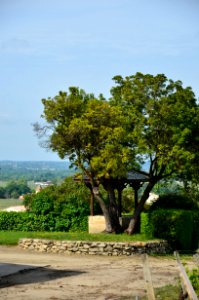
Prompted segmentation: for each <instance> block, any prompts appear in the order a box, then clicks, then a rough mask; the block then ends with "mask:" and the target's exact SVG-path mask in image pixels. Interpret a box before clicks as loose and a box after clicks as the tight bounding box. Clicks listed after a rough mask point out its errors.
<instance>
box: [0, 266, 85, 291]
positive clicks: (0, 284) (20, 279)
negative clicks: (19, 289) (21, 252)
mask: <svg viewBox="0 0 199 300" xmlns="http://www.w3.org/2000/svg"><path fill="white" fill-rule="evenodd" d="M2 267H3V268H4V269H6V268H9V270H10V272H9V273H8V274H7V275H6V274H5V275H2V276H1V268H2ZM12 270H13V271H12ZM5 273H6V272H5ZM84 273H86V272H84V271H78V270H70V269H69V270H68V269H67V270H65V269H61V270H60V269H52V268H50V266H42V267H41V266H34V265H18V264H8V263H1V264H0V289H1V288H6V287H10V286H16V285H22V284H23V285H24V284H30V283H41V282H45V281H50V280H55V279H59V278H64V277H70V276H77V275H81V274H84Z"/></svg>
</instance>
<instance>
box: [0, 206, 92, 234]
mask: <svg viewBox="0 0 199 300" xmlns="http://www.w3.org/2000/svg"><path fill="white" fill-rule="evenodd" d="M0 230H8V231H74V232H75V231H87V230H88V217H85V216H70V217H68V218H64V217H63V216H55V215H53V214H48V215H36V214H34V213H29V212H6V211H1V212H0Z"/></svg>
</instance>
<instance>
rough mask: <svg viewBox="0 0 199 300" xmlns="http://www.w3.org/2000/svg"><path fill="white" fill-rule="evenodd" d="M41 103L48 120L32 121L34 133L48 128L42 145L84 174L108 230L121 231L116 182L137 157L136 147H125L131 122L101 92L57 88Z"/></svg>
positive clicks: (39, 132) (127, 143)
mask: <svg viewBox="0 0 199 300" xmlns="http://www.w3.org/2000/svg"><path fill="white" fill-rule="evenodd" d="M42 102H43V105H44V114H43V118H44V119H45V120H46V121H47V125H46V124H44V126H41V125H39V124H35V130H36V132H37V134H38V135H39V136H43V134H46V133H47V132H49V136H48V137H47V141H46V143H45V146H47V147H48V148H50V149H52V150H53V151H56V152H58V154H59V156H60V157H61V158H65V157H69V159H70V160H71V162H72V163H73V165H76V166H77V167H78V168H79V169H80V170H81V171H82V172H83V174H84V176H87V178H88V179H89V182H90V188H91V191H92V193H93V195H94V197H95V198H96V200H97V201H98V203H99V205H100V207H101V209H102V211H103V214H104V216H105V220H106V230H107V231H108V232H118V231H121V228H120V224H119V213H118V204H117V200H116V195H115V186H116V187H117V185H115V181H116V180H117V178H119V177H122V176H125V175H126V170H127V168H128V167H129V166H130V165H131V162H132V163H134V161H135V160H134V150H133V148H131V147H129V145H130V144H129V139H130V136H129V137H128V135H129V133H130V130H129V129H128V130H127V127H128V126H129V124H130V123H129V122H127V119H126V116H124V114H123V110H122V107H119V106H111V105H110V103H109V102H108V101H106V100H105V99H104V98H103V97H102V96H99V98H95V97H94V96H93V95H92V94H86V93H85V92H84V91H82V90H79V89H78V88H69V93H68V94H67V93H63V92H60V93H59V94H58V95H57V96H55V97H54V98H48V99H43V100H42ZM43 145H44V144H43ZM100 184H101V185H103V187H104V189H105V190H106V191H107V193H108V195H109V201H108V204H107V203H106V202H105V201H104V199H103V198H102V195H101V193H100V190H99V185H100Z"/></svg>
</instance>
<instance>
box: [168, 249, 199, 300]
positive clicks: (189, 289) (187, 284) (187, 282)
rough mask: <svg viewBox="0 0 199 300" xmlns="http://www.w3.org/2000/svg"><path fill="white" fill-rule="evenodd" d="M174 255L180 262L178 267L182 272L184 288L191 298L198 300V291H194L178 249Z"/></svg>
mask: <svg viewBox="0 0 199 300" xmlns="http://www.w3.org/2000/svg"><path fill="white" fill-rule="evenodd" d="M174 256H175V258H176V260H177V264H178V269H179V272H180V278H181V280H182V288H183V289H185V290H186V292H187V294H188V296H189V299H191V300H198V297H197V295H196V292H195V291H194V289H193V287H192V284H191V282H190V280H189V277H188V276H187V273H186V271H185V268H184V267H183V265H182V263H181V261H180V257H179V254H178V252H177V251H175V252H174Z"/></svg>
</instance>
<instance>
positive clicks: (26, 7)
mask: <svg viewBox="0 0 199 300" xmlns="http://www.w3.org/2000/svg"><path fill="white" fill-rule="evenodd" d="M136 72H142V73H150V74H153V75H156V74H158V73H164V74H165V75H166V76H167V77H168V78H171V79H173V80H181V81H182V82H183V86H184V87H186V86H191V87H192V89H193V91H194V93H195V95H196V97H197V98H198V97H199V0H164V1H160V0H150V1H149V0H73V1H71V0H34V1H32V0H0V141H1V143H0V145H1V146H0V160H21V161H23V160H32V161H41V160H47V161H54V160H55V161H59V160H60V159H59V157H58V155H57V154H56V153H52V152H47V151H46V150H45V149H43V148H41V147H40V146H39V143H38V139H37V137H36V136H35V133H34V131H33V127H32V124H33V123H35V122H37V121H38V122H41V121H42V119H41V114H42V111H43V106H42V103H41V99H42V98H47V97H53V96H55V95H56V94H57V93H58V92H59V91H61V90H62V91H67V90H68V87H70V86H78V87H80V88H82V89H84V90H85V91H86V92H88V93H94V94H95V95H96V96H97V95H99V94H100V93H103V94H104V96H105V97H107V98H108V97H109V96H110V94H109V91H110V89H111V87H112V86H113V85H114V82H113V81H112V78H113V77H114V76H115V75H122V76H129V75H133V74H135V73H136Z"/></svg>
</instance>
